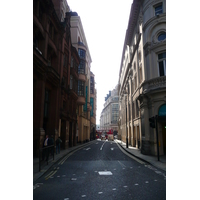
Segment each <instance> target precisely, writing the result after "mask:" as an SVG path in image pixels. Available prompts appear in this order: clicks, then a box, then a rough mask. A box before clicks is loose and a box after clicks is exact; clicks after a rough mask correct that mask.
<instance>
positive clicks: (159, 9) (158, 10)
mask: <svg viewBox="0 0 200 200" xmlns="http://www.w3.org/2000/svg"><path fill="white" fill-rule="evenodd" d="M161 13H163V5H162V3H161V4H159V5H156V6H155V15H159V14H161Z"/></svg>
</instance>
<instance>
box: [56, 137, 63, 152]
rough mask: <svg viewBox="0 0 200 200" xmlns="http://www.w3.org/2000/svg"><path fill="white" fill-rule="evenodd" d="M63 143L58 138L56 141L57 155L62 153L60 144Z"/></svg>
mask: <svg viewBox="0 0 200 200" xmlns="http://www.w3.org/2000/svg"><path fill="white" fill-rule="evenodd" d="M61 143H62V140H61V139H60V137H58V138H57V140H56V154H57V153H60V144H61Z"/></svg>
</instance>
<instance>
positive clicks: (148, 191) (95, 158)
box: [33, 141, 166, 200]
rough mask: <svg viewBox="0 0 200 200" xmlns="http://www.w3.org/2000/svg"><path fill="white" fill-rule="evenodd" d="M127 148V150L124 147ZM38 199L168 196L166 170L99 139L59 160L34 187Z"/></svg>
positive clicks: (155, 199)
mask: <svg viewBox="0 0 200 200" xmlns="http://www.w3.org/2000/svg"><path fill="white" fill-rule="evenodd" d="M123 151H124V150H123ZM33 199H35V200H40V199H41V200H46V199H48V200H72V199H73V200H76V199H77V200H79V199H89V200H90V199H91V200H97V199H104V200H107V199H108V200H110V199H121V200H124V199H139V200H140V199H141V200H143V199H144V200H148V199H152V200H162V199H166V172H165V171H162V170H160V169H156V168H155V167H153V166H151V165H149V164H146V163H144V162H142V161H140V160H136V159H134V157H131V156H128V154H127V153H125V152H122V150H121V149H120V148H119V146H118V144H116V143H115V142H111V141H96V142H94V143H92V144H90V145H88V146H86V147H84V148H82V149H79V150H76V151H74V152H72V153H70V154H68V155H67V156H65V157H64V158H63V159H62V160H61V161H59V162H58V163H56V164H55V165H54V166H53V167H52V168H51V169H50V170H49V171H48V172H47V173H46V174H45V175H44V176H43V177H41V178H40V179H39V180H37V183H35V185H34V187H33Z"/></svg>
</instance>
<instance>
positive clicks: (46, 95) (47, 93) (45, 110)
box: [44, 89, 49, 117]
mask: <svg viewBox="0 0 200 200" xmlns="http://www.w3.org/2000/svg"><path fill="white" fill-rule="evenodd" d="M48 110H49V91H48V90H46V89H45V97H44V117H48Z"/></svg>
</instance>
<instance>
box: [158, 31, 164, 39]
mask: <svg viewBox="0 0 200 200" xmlns="http://www.w3.org/2000/svg"><path fill="white" fill-rule="evenodd" d="M165 39H166V33H165V32H162V33H160V34H159V35H158V41H163V40H165Z"/></svg>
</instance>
